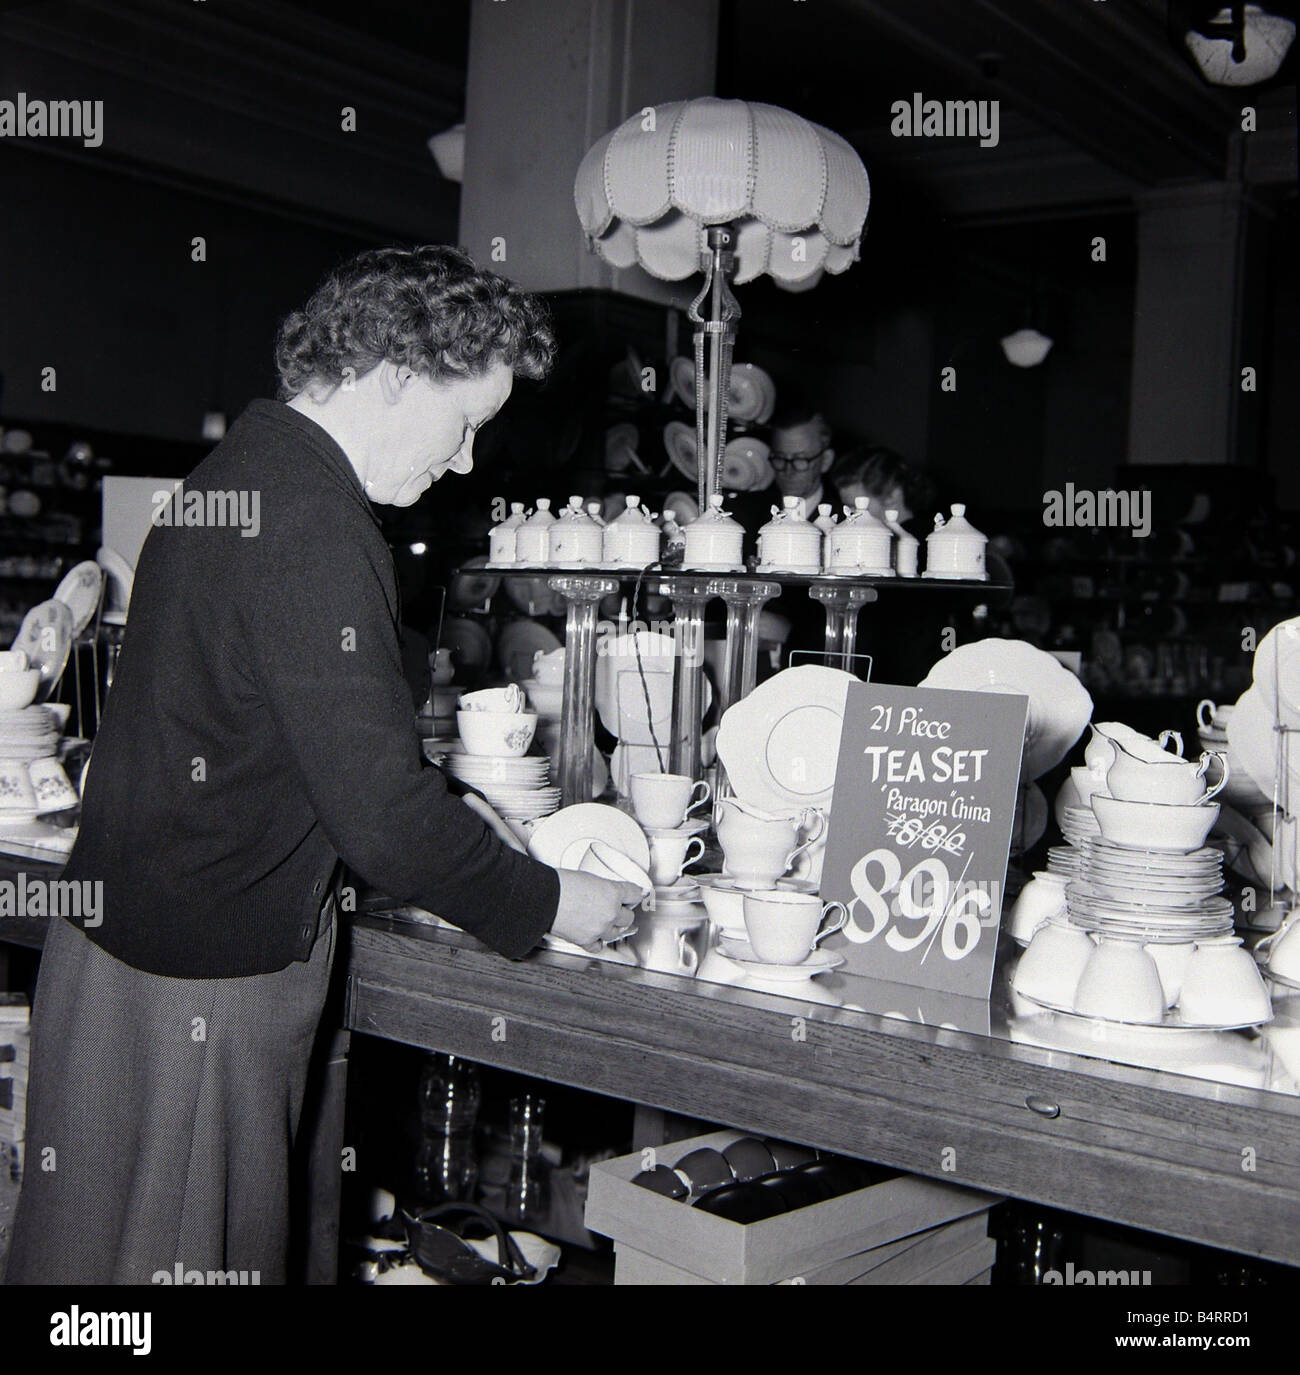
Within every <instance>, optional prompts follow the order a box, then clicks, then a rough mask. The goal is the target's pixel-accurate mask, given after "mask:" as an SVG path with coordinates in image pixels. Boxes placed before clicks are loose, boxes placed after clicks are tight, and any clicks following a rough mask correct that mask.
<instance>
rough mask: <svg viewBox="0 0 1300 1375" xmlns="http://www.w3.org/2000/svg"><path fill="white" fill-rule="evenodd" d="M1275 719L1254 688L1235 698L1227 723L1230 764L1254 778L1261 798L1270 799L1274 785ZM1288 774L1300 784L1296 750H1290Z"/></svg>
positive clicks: (1298, 755) (1257, 688)
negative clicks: (1233, 707) (1235, 702)
mask: <svg viewBox="0 0 1300 1375" xmlns="http://www.w3.org/2000/svg"><path fill="white" fill-rule="evenodd" d="M1276 725H1277V721H1276V718H1275V717H1274V715H1273V711H1272V709H1271V707H1270V706H1269V701H1268V698H1267V697H1266V696H1265V695H1264V693H1263V691H1262V690H1261V689H1260V688H1259V687H1258V686H1256V687H1252V688H1247V689H1246V691H1245V692H1243V693H1242V694H1241V696H1240V697H1239V698H1238V699H1237V708H1236V710H1235V711H1234V712H1233V713H1232V716H1231V717H1230V718H1229V720H1228V744H1229V746H1230V747H1231V749H1232V759H1233V762H1234V764H1238V765H1240V766H1241V767H1242V768H1244V769H1245V770H1246V772H1247V773H1248V774H1249V775H1250V776H1251V778H1253V779H1254V781H1255V783H1256V784H1257V785H1258V786H1259V790H1260V792H1261V793H1263V794H1264V796H1265V797H1269V798H1271V796H1272V794H1273V789H1274V786H1275V784H1276V783H1277V782H1278V740H1279V739H1280V738H1281V736H1280V733H1279V732H1278V731H1277V730H1275V729H1274V727H1275V726H1276ZM1293 753H1294V755H1295V756H1296V757H1295V758H1293V759H1292V760H1291V767H1290V769H1289V770H1288V772H1289V773H1290V775H1291V778H1292V779H1293V780H1294V781H1295V782H1296V784H1297V785H1300V750H1295V751H1293Z"/></svg>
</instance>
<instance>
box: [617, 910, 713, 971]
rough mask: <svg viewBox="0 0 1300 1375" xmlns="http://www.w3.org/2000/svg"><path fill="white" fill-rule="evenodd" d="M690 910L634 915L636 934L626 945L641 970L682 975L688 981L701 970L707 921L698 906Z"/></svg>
mask: <svg viewBox="0 0 1300 1375" xmlns="http://www.w3.org/2000/svg"><path fill="white" fill-rule="evenodd" d="M689 906H690V908H691V909H692V910H691V911H690V912H689V913H683V914H674V913H671V912H669V911H667V910H660V909H656V910H655V911H651V912H647V911H644V910H642V911H639V912H638V913H637V918H636V931H635V932H634V933H633V935H632V937H631V939H630V941H629V944H630V945H631V946H632V949H633V951H634V952H635V953H636V958H637V963H638V964H640V966H641V968H642V969H654V970H657V971H658V972H659V973H660V974H684V975H686V976H687V977H688V978H689V977H692V976H693V975H694V974H695V972H696V970H697V969H698V968H699V966H700V954H701V947H702V945H703V943H704V940H705V934H706V933H705V932H704V927H705V925H706V923H707V921H708V918H707V917H706V916H705V915H704V911H703V909H702V908H701V907H700V905H699V903H692V904H689Z"/></svg>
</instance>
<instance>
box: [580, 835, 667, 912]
mask: <svg viewBox="0 0 1300 1375" xmlns="http://www.w3.org/2000/svg"><path fill="white" fill-rule="evenodd" d="M578 868H579V869H581V870H582V872H583V873H584V874H594V875H595V876H596V877H597V878H604V879H612V880H616V881H618V882H620V883H631V884H635V885H636V887H638V888H640V890H641V900H642V901H644V900H645V899H646V898H648V897H650V896H651V894H652V893H653V892H654V885H653V884H652V883H651V882H650V875H649V874H647V873H646V871H645V870H644V869H642V868H641V866H640V865H639V864H637V863H636V862H635V861H633V860H630V859H629V858H628V857H627V856H626V855H625V854H624V853H623V852H622V851H621V850H616V849H615V848H614V847H613V846H612V845H608V844H606V843H605V841H603V840H593V841H592V842H591V844H590V845H588V846H587V850H586V853H585V854H584V855H583V857H582V858H581V859H580V860H579V861H578Z"/></svg>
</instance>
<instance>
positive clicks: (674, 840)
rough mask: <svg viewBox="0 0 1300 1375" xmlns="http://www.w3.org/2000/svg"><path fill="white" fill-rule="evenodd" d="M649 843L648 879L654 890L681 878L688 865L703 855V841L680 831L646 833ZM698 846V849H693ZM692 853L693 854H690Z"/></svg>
mask: <svg viewBox="0 0 1300 1375" xmlns="http://www.w3.org/2000/svg"><path fill="white" fill-rule="evenodd" d="M647 839H648V840H649V842H650V877H651V878H652V879H654V882H655V887H656V888H668V887H670V886H671V885H672V884H674V883H676V882H677V880H678V879H679V878H681V876H682V870H683V869H685V868H686V866H687V865H688V864H694V863H695V861H696V860H697V859H699V858H700V856H701V855H702V854H703V853H704V840H703V838H702V837H701V836H698V835H688V834H685V833H684V832H682V831H680V830H669V831H656V830H651V831H649V832H647ZM697 846H698V849H697V848H695V847H697ZM692 851H694V853H692Z"/></svg>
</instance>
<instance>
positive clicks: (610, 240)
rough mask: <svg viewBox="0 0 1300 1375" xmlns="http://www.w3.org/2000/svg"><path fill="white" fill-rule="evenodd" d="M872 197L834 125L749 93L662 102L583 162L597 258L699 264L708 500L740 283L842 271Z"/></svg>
mask: <svg viewBox="0 0 1300 1375" xmlns="http://www.w3.org/2000/svg"><path fill="white" fill-rule="evenodd" d="M870 199H871V187H870V183H869V182H868V180H867V172H866V168H865V167H863V165H862V160H861V159H860V158H859V157H858V155H857V153H856V152H854V150H853V149H852V147H850V145H849V144H848V143H846V142H845V141H844V139H842V138H840V136H839V135H838V134H835V133H832V132H831V131H830V130H829V129H823V128H822V127H821V126H820V125H817V124H812V123H810V122H809V121H808V120H806V119H803V118H801V117H800V116H799V115H795V114H791V113H790V111H788V110H782V109H779V108H778V107H777V106H775V105H760V104H757V103H754V102H749V101H744V100H717V99H714V98H712V97H705V98H703V99H700V100H686V101H676V102H673V103H671V104H667V105H659V106H656V107H655V108H654V109H653V110H647V111H644V112H642V113H640V114H636V115H633V116H632V117H631V118H630V119H628V120H625V121H624V122H623V123H622V124H620V125H619V126H618V128H617V129H614V130H611V131H610V132H609V133H608V134H606V135H605V136H604V137H603V138H601V139H600V140H599V142H597V143H596V144H595V145H594V147H592V148H591V149H590V150H589V151H588V153H587V155H586V156H585V157H584V158H583V160H582V164H581V166H580V167H579V168H578V175H577V178H576V180H575V183H574V200H575V202H576V204H577V208H578V218H579V219H580V220H581V222H582V227H583V230H584V232H585V233H586V235H587V240H588V243H589V244H590V245H591V247H592V249H593V250H594V251H595V252H596V253H598V254H600V256H601V257H602V258H604V259H605V261H606V262H608V263H610V264H611V265H612V266H614V267H620V268H627V267H632V266H634V265H640V266H641V267H642V268H644V269H645V270H646V271H647V272H648V273H650V274H651V276H654V277H658V278H660V279H662V280H665V281H673V282H676V281H682V280H683V279H684V278H687V277H689V276H691V275H692V273H695V272H699V271H701V270H703V272H704V279H705V280H704V287H703V289H702V290H701V292H700V293H699V295H698V296H697V297H696V299H695V302H694V303H693V304H692V306H691V319H692V320H693V321H695V323H696V325H697V331H696V335H695V361H696V388H695V396H696V429H697V452H698V453H699V454H700V455H701V456H702V460H703V461H701V463H700V502H701V506H702V508H703V507H705V506H707V503H708V499H709V497H710V496H712V494H713V492H714V491H715V490H716V489H717V485H718V481H719V477H720V465H721V455H722V449H723V446H724V445H725V443H726V395H727V382H728V375H729V373H730V370H731V348H732V345H733V343H734V339H735V321H736V320H737V319H738V318H739V316H740V307H739V305H738V304H737V302H736V299H735V297H734V296H733V295H732V292H731V289H730V283H731V281H733V280H734V281H735V282H738V283H744V282H749V281H753V280H754V279H755V278H757V277H761V276H762V275H763V274H764V273H766V274H767V275H768V276H770V277H771V278H772V279H773V280H774V281H775V282H776V283H777V284H778V285H779V286H782V287H785V288H787V289H789V290H795V291H798V290H806V289H807V288H809V287H811V286H813V285H815V284H816V282H817V281H818V280H819V279H820V278H821V276H822V275H823V273H827V272H829V273H832V274H837V273H840V272H844V271H845V270H846V269H847V268H848V267H849V266H850V265H851V264H852V263H854V262H856V261H857V257H858V247H859V244H860V242H861V239H862V229H863V226H864V224H865V223H866V218H867V207H868V205H869V203H870ZM706 299H708V300H709V316H708V318H707V319H706V318H705V317H704V315H703V314H702V313H701V307H702V306H703V305H704V302H705V301H706ZM706 340H708V341H709V344H710V367H709V370H708V377H707V380H706V376H705V362H704V360H705V341H706Z"/></svg>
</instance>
